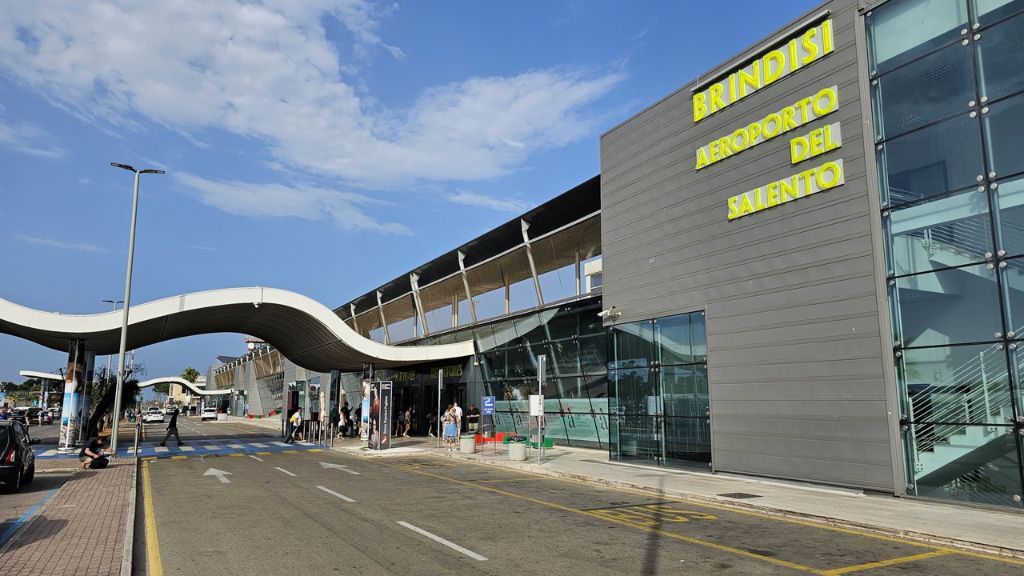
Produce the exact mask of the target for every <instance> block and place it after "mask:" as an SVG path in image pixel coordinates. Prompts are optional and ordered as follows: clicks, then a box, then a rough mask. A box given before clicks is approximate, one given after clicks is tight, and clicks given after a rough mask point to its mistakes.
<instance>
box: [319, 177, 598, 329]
mask: <svg viewBox="0 0 1024 576" xmlns="http://www.w3.org/2000/svg"><path fill="white" fill-rule="evenodd" d="M600 254H601V177H600V176H594V177H593V178H590V179H589V180H587V181H585V182H583V183H581V184H579V185H577V186H575V187H573V188H572V189H570V190H568V191H566V192H564V193H562V194H560V195H559V196H557V197H555V198H552V199H551V200H549V201H547V202H545V203H544V204H541V205H540V206H537V207H536V208H533V209H532V210H530V211H528V212H526V213H525V214H523V215H521V216H519V217H518V218H515V219H513V220H509V221H508V222H506V223H504V224H502V225H501V226H498V227H497V228H495V229H493V230H491V231H489V232H487V233H485V234H483V235H481V236H478V237H477V238H474V239H473V240H470V241H469V242H467V243H465V244H463V245H461V246H459V247H458V248H455V249H453V250H450V251H448V252H446V253H444V254H442V255H441V256H438V257H437V258H434V259H432V260H430V261H429V262H426V263H424V264H422V265H421V266H418V267H416V268H415V269H413V270H410V271H409V272H407V273H405V274H402V275H400V276H398V277H397V278H395V279H393V280H391V281H390V282H387V283H385V284H383V285H382V286H380V287H378V288H376V289H375V290H371V291H369V292H367V293H365V294H363V295H362V296H359V297H357V298H355V299H353V300H351V301H350V302H347V303H345V304H344V305H342V306H339V307H338V308H335V310H334V311H335V313H336V314H337V315H338V316H340V317H341V318H342V319H344V320H345V321H346V322H347V323H348V324H349V326H350V327H352V328H353V329H354V330H356V331H358V332H359V333H360V334H362V335H364V336H369V334H370V333H371V332H372V331H373V330H376V329H379V328H381V327H382V326H384V325H385V324H393V323H395V322H399V321H402V320H406V319H410V318H414V317H416V316H417V315H420V317H421V318H423V316H424V315H425V314H426V313H428V312H430V311H432V310H437V309H439V308H443V307H446V306H449V307H458V305H459V302H463V303H465V302H466V301H467V300H469V297H467V292H468V293H469V295H470V296H471V297H476V296H477V295H479V294H484V293H487V292H490V291H492V290H497V289H499V288H502V287H505V286H508V285H511V284H515V283H516V282H520V281H522V280H526V279H529V278H531V277H533V278H536V276H539V275H541V274H544V273H546V272H549V271H552V270H557V269H559V268H562V267H565V266H568V265H571V264H573V263H574V262H575V263H579V261H580V260H581V259H587V258H591V257H594V256H597V255H600ZM539 292H540V289H539V287H538V295H539ZM540 304H541V305H543V301H541V302H540ZM420 324H426V322H425V321H421V322H420ZM428 328H434V330H432V332H440V331H444V330H446V329H450V328H455V326H444V327H440V328H441V329H437V327H428ZM425 335H427V334H420V336H425Z"/></svg>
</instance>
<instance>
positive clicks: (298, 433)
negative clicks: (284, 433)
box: [284, 408, 302, 444]
mask: <svg viewBox="0 0 1024 576" xmlns="http://www.w3.org/2000/svg"><path fill="white" fill-rule="evenodd" d="M288 424H289V426H290V427H291V433H290V434H288V438H287V439H286V440H285V441H284V443H285V444H291V443H292V442H295V439H296V438H298V439H299V440H302V409H301V408H296V409H295V412H292V415H291V416H290V417H289V418H288Z"/></svg>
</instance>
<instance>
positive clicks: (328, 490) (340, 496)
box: [317, 486, 355, 502]
mask: <svg viewBox="0 0 1024 576" xmlns="http://www.w3.org/2000/svg"><path fill="white" fill-rule="evenodd" d="M317 488H319V489H321V490H323V491H324V492H327V493H328V494H330V495H331V496H337V497H338V498H341V499H342V500H344V501H345V502H355V500H353V499H351V498H349V497H348V496H345V495H344V494H338V493H337V492H335V491H334V490H331V489H330V488H324V487H323V486H317Z"/></svg>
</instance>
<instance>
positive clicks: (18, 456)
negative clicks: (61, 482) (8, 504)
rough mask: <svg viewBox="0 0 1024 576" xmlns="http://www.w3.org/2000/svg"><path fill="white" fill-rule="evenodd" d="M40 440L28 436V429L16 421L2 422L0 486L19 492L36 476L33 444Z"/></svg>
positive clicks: (0, 430)
mask: <svg viewBox="0 0 1024 576" xmlns="http://www.w3.org/2000/svg"><path fill="white" fill-rule="evenodd" d="M38 443H39V439H38V438H36V439H32V438H31V437H30V436H29V435H28V427H27V426H25V425H24V424H22V423H21V422H17V421H14V420H0V485H2V486H3V487H4V488H6V489H7V490H8V491H9V492H17V491H18V490H20V489H21V486H22V484H28V483H29V482H31V481H32V478H34V477H35V475H36V456H35V454H33V453H32V444H38Z"/></svg>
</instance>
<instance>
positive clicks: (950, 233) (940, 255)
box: [885, 189, 994, 276]
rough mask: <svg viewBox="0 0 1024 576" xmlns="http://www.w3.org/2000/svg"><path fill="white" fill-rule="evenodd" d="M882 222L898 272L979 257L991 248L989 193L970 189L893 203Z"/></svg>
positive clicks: (959, 263)
mask: <svg viewBox="0 0 1024 576" xmlns="http://www.w3.org/2000/svg"><path fill="white" fill-rule="evenodd" d="M885 225H886V233H887V236H888V246H889V262H890V263H891V269H892V271H893V272H894V273H895V274H896V275H897V276H900V275H903V274H914V273H917V272H926V271H928V270H934V269H936V268H942V267H950V266H959V265H961V264H963V263H964V262H981V261H983V260H985V254H986V253H992V252H994V250H993V249H992V227H991V218H990V217H989V213H988V197H987V196H986V195H984V194H978V193H977V192H976V191H975V190H973V189H972V190H969V191H967V192H960V193H957V194H953V195H951V196H943V197H939V198H937V199H932V200H930V201H928V202H924V203H918V204H913V205H910V206H903V207H898V208H894V209H893V210H892V211H891V212H890V214H889V217H888V218H887V219H886V221H885Z"/></svg>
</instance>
